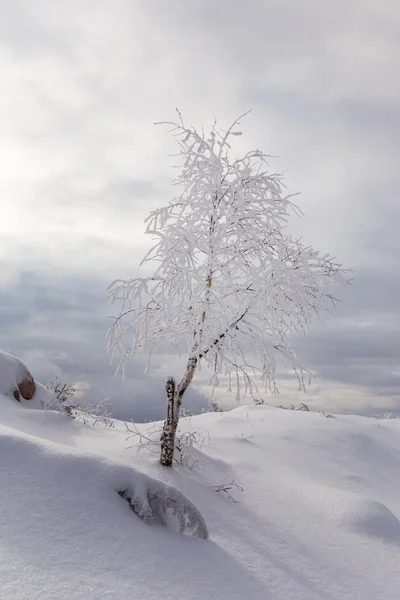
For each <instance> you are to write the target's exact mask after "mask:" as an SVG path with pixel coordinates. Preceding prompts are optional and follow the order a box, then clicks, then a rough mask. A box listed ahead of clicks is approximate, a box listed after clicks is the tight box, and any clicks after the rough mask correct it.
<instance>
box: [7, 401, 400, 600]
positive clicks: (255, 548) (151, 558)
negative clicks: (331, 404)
mask: <svg viewBox="0 0 400 600" xmlns="http://www.w3.org/2000/svg"><path fill="white" fill-rule="evenodd" d="M0 411H1V418H0V423H1V426H0V473H1V477H2V481H1V488H0V507H1V518H0V587H1V598H2V600H8V599H13V600H22V599H24V600H25V599H30V600H39V599H40V600H47V599H49V600H50V599H51V600H53V599H54V598H57V599H58V600H67V599H68V600H70V599H71V600H81V599H82V600H83V599H85V600H87V599H88V598H96V600H105V599H115V598H117V599H118V600H120V599H121V600H125V599H126V600H128V599H129V600H131V599H138V600H139V599H142V598H146V599H150V598H154V599H159V598H163V599H165V600H169V599H171V600H172V599H174V600H175V599H176V598H177V597H179V598H180V599H181V600H189V599H190V600H200V599H202V600H204V599H207V600H214V599H215V600H227V599H229V600H231V599H232V600H236V599H237V600H239V599H240V600H243V598H249V599H250V598H251V599H254V600H354V599H355V598H362V599H363V600H376V599H377V598H379V600H398V598H399V589H400V575H399V567H398V565H399V564H400V524H399V517H400V485H399V473H400V420H386V419H385V420H375V419H367V418H363V417H354V416H338V415H336V416H335V417H334V418H330V419H326V418H324V417H323V415H320V414H315V413H306V412H293V411H287V410H280V409H274V408H270V407H268V406H258V407H242V408H239V409H237V410H234V411H232V412H229V413H210V414H205V415H201V416H198V417H192V418H190V419H185V420H184V421H183V422H182V429H183V430H186V431H187V432H194V431H196V432H198V435H197V439H199V440H202V445H201V444H200V448H197V449H196V448H193V449H192V450H191V452H192V461H191V463H190V464H191V466H192V468H191V469H188V468H187V467H183V466H180V465H176V466H175V467H174V469H173V470H168V469H163V468H162V467H161V466H160V465H159V463H158V457H157V455H155V454H153V453H152V452H151V451H150V450H146V449H142V450H141V451H140V452H137V447H135V439H131V440H129V441H127V440H126V429H125V426H124V424H123V423H121V422H115V427H114V428H113V429H110V428H100V427H91V426H85V425H83V424H81V423H77V422H75V421H73V420H71V419H69V418H68V417H67V415H65V414H63V413H57V412H52V411H43V410H36V409H33V410H27V409H26V406H25V405H24V404H23V403H19V402H17V401H15V400H14V399H12V400H10V398H9V397H8V398H5V397H2V396H0ZM140 427H142V429H143V431H146V428H148V427H149V425H146V424H143V425H141V426H140ZM132 445H133V447H132ZM154 491H157V493H159V494H160V495H161V496H162V497H163V498H164V499H165V500H167V499H170V506H171V507H172V508H174V507H175V506H176V504H177V503H178V504H179V503H180V501H181V500H182V501H183V502H184V504H185V506H188V507H189V509H188V512H189V516H188V520H186V521H185V529H186V531H185V532H186V533H187V534H189V535H181V534H179V533H178V532H179V529H181V528H182V524H183V522H182V519H181V518H177V517H176V516H173V514H172V513H171V514H169V513H164V514H162V515H161V517H160V516H159V518H155V519H152V518H147V517H149V515H151V514H152V515H154V512H155V511H154V507H153V508H152V506H151V504H152V500H151V493H153V492H154ZM118 492H120V494H119V493H118ZM121 496H124V497H121ZM127 499H128V500H129V502H128V501H127ZM135 502H136V503H138V504H137V505H136V506H134V508H135V510H136V512H140V510H141V509H143V511H144V512H143V513H142V515H141V516H142V517H143V518H144V520H143V518H142V519H141V518H139V517H138V516H137V514H134V512H132V510H131V506H130V503H131V504H135ZM193 503H194V504H193ZM194 505H195V506H194ZM191 507H193V510H194V511H195V514H196V519H197V516H198V515H199V517H198V521H196V519H195V521H196V523H195V525H194V526H193V523H192V522H191V516H190V510H191ZM196 507H198V508H199V510H200V512H197V509H196ZM149 510H150V512H146V511H149ZM156 512H157V511H156ZM200 513H201V515H203V517H204V519H205V521H206V522H207V525H208V529H209V535H210V539H209V540H205V539H201V538H205V537H207V535H206V534H204V532H205V529H204V530H203V527H205V525H204V522H203V521H202V517H201V515H200ZM146 518H147V522H146ZM160 523H163V524H164V525H166V526H164V527H163V526H160Z"/></svg>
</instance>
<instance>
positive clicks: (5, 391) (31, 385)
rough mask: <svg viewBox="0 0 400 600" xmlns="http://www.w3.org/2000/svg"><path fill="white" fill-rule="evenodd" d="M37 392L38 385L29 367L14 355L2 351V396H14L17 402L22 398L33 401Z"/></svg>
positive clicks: (0, 354)
mask: <svg viewBox="0 0 400 600" xmlns="http://www.w3.org/2000/svg"><path fill="white" fill-rule="evenodd" d="M35 391H36V383H35V380H34V378H33V377H32V375H31V373H30V371H29V369H28V367H27V366H26V365H24V363H23V362H22V361H20V360H19V359H18V358H16V357H15V356H12V354H8V353H7V352H2V351H1V350H0V394H2V395H4V396H10V395H13V396H14V398H15V399H16V400H20V398H21V396H22V398H24V400H31V399H32V398H33V395H34V393H35Z"/></svg>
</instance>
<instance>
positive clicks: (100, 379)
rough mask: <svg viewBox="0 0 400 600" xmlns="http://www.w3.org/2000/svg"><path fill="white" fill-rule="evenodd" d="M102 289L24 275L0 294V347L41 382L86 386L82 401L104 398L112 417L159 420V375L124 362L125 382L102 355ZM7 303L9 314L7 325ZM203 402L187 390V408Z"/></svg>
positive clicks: (161, 383) (104, 328)
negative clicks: (57, 378) (61, 380)
mask: <svg viewBox="0 0 400 600" xmlns="http://www.w3.org/2000/svg"><path fill="white" fill-rule="evenodd" d="M104 288H105V285H104V282H103V281H101V280H96V279H93V280H88V279H87V278H86V279H85V278H83V277H81V278H79V277H75V278H70V279H64V280H63V279H59V280H58V281H57V282H56V283H54V282H52V281H49V280H48V279H46V278H43V277H38V276H35V275H34V274H33V273H29V272H28V273H25V274H24V276H23V277H21V282H20V283H19V284H17V285H15V287H14V288H11V289H9V290H8V292H7V294H3V295H0V347H1V348H2V349H4V350H6V351H8V352H11V353H12V354H15V355H16V356H18V357H19V358H21V359H22V360H25V361H26V363H27V365H28V366H29V367H30V368H31V369H32V372H33V375H34V376H35V377H36V378H37V379H39V380H42V381H43V383H47V382H48V380H49V379H53V380H54V378H55V377H56V376H60V377H62V378H63V379H64V380H65V381H67V382H69V383H71V384H73V383H74V382H78V384H79V383H80V382H83V383H84V387H85V386H86V384H87V385H88V387H89V389H88V391H87V392H86V393H83V396H82V400H81V401H82V402H87V401H88V400H90V401H91V402H94V403H95V402H96V401H98V400H100V399H104V398H106V397H107V398H109V401H108V408H109V410H110V412H111V414H112V416H113V417H115V418H120V419H127V420H129V419H133V420H136V421H145V420H160V419H163V418H164V417H165V399H164V386H165V380H164V378H162V377H160V376H158V375H153V376H147V375H145V374H144V368H145V362H144V361H134V362H133V363H131V364H130V365H128V366H127V370H126V377H125V379H124V380H123V379H122V376H121V375H116V376H115V375H114V372H115V365H114V366H112V365H110V357H109V355H107V353H106V332H107V327H108V325H109V322H107V321H106V319H105V316H106V314H107V313H109V312H110V311H109V309H108V307H107V306H106V305H105V304H104V302H103V300H104V297H105V292H104ZM88 290H90V291H88ZM49 299H50V300H49ZM10 304H12V305H13V306H14V312H13V316H12V323H11V326H7V323H8V322H9V313H8V312H7V310H8V309H7V307H9V306H10ZM3 308H4V309H5V310H3ZM177 376H179V373H177ZM207 406H208V400H207V398H206V397H205V396H204V395H202V394H200V393H198V392H197V391H196V390H190V391H189V392H188V393H187V395H186V397H185V407H186V408H187V409H190V410H191V411H193V412H200V411H201V409H202V408H205V407H207Z"/></svg>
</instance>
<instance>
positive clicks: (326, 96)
mask: <svg viewBox="0 0 400 600" xmlns="http://www.w3.org/2000/svg"><path fill="white" fill-rule="evenodd" d="M399 56H400V5H399V4H398V2H396V1H395V0H386V1H385V2H377V1H376V0H375V1H373V0H338V1H337V2H335V3H331V2H327V1H323V0H322V1H321V0H303V1H302V2H298V1H297V0H286V1H285V0H270V1H268V2H267V1H265V0H264V1H262V0H247V1H246V2H244V0H241V1H239V0H232V1H231V2H229V3H227V2H218V3H217V2H213V1H212V0H202V1H201V2H200V1H197V0H196V1H194V0H193V1H192V0H187V1H186V2H182V1H180V0H170V1H169V2H165V1H163V0H146V1H145V0H141V1H135V0H130V1H127V0H113V1H111V0H96V1H94V0H80V1H79V2H78V1H77V0H69V2H62V3H61V2H53V1H52V0H35V2H30V1H29V0H14V2H12V3H11V2H8V1H7V0H0V72H1V78H0V128H1V136H0V161H1V169H0V198H1V203H0V211H1V212H0V215H1V218H0V236H1V244H0V267H1V268H0V348H2V349H3V350H5V351H7V352H11V353H13V354H16V355H17V356H18V357H20V358H21V359H23V360H25V362H26V363H27V364H28V366H29V367H30V368H31V370H32V372H33V374H34V376H35V377H36V379H38V380H41V381H44V382H46V381H48V380H49V379H51V378H55V377H57V376H58V377H62V378H64V379H65V380H67V381H68V382H71V383H72V384H73V385H74V386H75V387H76V388H77V389H78V390H79V394H80V395H81V396H82V398H86V399H91V401H92V400H94V401H95V400H96V399H99V398H104V397H107V398H110V407H111V412H112V414H113V415H114V416H116V417H117V418H132V419H134V420H146V419H155V418H162V417H163V413H164V397H163V387H164V381H165V377H166V375H169V374H174V375H176V376H177V377H179V375H180V371H181V369H182V367H183V363H182V361H179V360H177V359H175V358H172V357H169V356H168V357H166V356H157V357H156V360H155V361H154V364H153V371H152V372H151V377H149V376H147V375H145V374H144V366H145V362H146V361H145V358H143V361H135V362H134V363H132V364H131V365H130V366H129V368H128V370H127V374H126V377H125V380H124V381H123V380H122V379H121V377H120V376H115V375H114V371H115V368H114V367H113V366H112V365H110V364H109V362H110V361H109V356H108V355H107V352H106V350H107V343H106V332H107V328H108V326H109V324H110V321H109V320H107V318H106V317H107V315H110V314H111V312H110V311H111V309H110V307H108V306H107V305H106V303H105V296H106V292H105V290H106V288H107V286H108V285H109V284H110V283H111V282H112V281H113V280H114V279H117V278H119V277H131V276H135V275H138V274H139V273H140V271H139V263H140V260H141V258H142V257H143V255H144V253H145V251H146V249H147V248H148V247H149V244H150V242H151V241H150V240H148V239H146V236H145V235H144V223H143V221H144V219H145V217H146V215H147V213H148V211H149V210H150V209H152V208H155V207H157V206H160V205H163V204H165V203H167V202H168V201H169V200H170V199H171V198H172V197H173V195H174V190H173V188H172V185H171V182H172V179H173V178H174V176H175V171H174V170H173V165H174V160H173V158H171V156H170V155H171V153H172V152H173V150H174V148H173V146H172V145H171V141H170V139H169V138H168V137H167V136H166V135H165V129H163V128H162V127H156V126H154V125H153V123H154V122H155V121H163V120H171V119H173V118H174V114H175V109H176V107H178V108H179V110H180V111H181V112H182V114H183V115H184V117H185V121H186V122H188V123H191V124H194V125H196V126H199V127H201V126H203V125H204V126H205V127H207V126H210V125H212V123H213V121H214V119H215V118H217V119H218V121H219V123H220V124H221V126H225V127H226V126H227V125H229V124H230V123H231V122H232V121H233V120H234V119H235V118H236V117H237V116H239V115H240V114H242V113H244V112H246V111H248V110H250V109H251V111H252V112H251V113H250V115H248V116H247V117H246V118H245V120H244V121H243V122H242V130H243V134H244V135H243V138H241V142H240V143H241V144H244V145H245V147H246V149H253V148H256V147H258V148H260V149H262V150H263V151H265V152H266V153H268V154H270V155H273V156H274V157H276V158H274V159H272V160H271V168H272V169H273V170H276V171H284V172H285V177H286V184H287V186H288V188H289V190H290V191H292V192H300V193H301V194H300V196H299V197H298V198H297V203H298V204H299V206H300V207H301V209H302V211H303V212H304V214H305V217H304V218H303V219H301V220H298V222H295V223H293V224H292V225H291V227H292V228H293V232H295V233H296V235H302V236H303V239H304V242H305V243H307V244H311V245H313V246H314V247H315V248H317V249H318V250H320V251H321V252H323V253H326V252H328V253H330V254H331V255H333V256H336V257H337V259H338V260H339V261H340V262H343V264H344V265H345V266H346V267H348V268H351V269H353V270H354V281H353V284H352V286H351V288H349V289H347V290H346V291H345V292H343V294H342V295H341V297H342V302H341V303H340V305H339V307H338V309H337V310H336V312H335V313H334V314H332V315H331V316H330V318H329V319H328V320H326V321H325V322H324V323H322V324H317V325H316V326H315V327H313V329H312V331H311V333H310V335H309V336H308V338H307V339H304V341H303V343H302V346H301V347H300V348H299V356H300V359H301V360H302V362H303V363H304V364H305V366H306V367H308V368H309V369H311V370H312V371H313V373H314V375H315V377H316V379H315V381H314V382H313V384H312V386H311V387H310V388H309V390H308V391H307V393H306V395H304V394H299V393H298V392H297V391H296V386H295V385H294V382H293V381H292V379H291V378H289V377H288V376H287V375H285V374H283V376H282V379H281V381H278V386H279V388H280V390H281V396H280V397H279V399H278V400H276V399H274V398H272V399H271V398H267V401H270V402H279V403H283V404H285V403H289V402H292V403H295V404H296V403H299V402H302V401H306V402H307V403H309V404H310V406H311V407H312V408H316V409H326V410H331V411H335V410H336V411H337V412H355V413H365V414H382V413H385V412H390V413H393V414H400V311H399V303H398V298H399V297H400V278H399V270H398V265H397V262H398V257H399V256H400V241H399V236H398V234H397V229H398V223H399V221H400V202H399V200H398V190H399V189H400V172H399V169H398V163H399V157H400V148H399V140H400V108H399V107H400V102H399V100H400V71H399V69H398V58H399ZM207 381H208V380H207V374H206V373H200V374H199V376H198V377H197V379H196V380H195V382H194V385H193V390H191V392H190V394H189V395H188V397H187V399H186V404H187V407H188V408H190V409H191V410H195V411H198V410H201V408H203V407H206V406H207V405H208V402H209V398H208V397H209V394H210V388H209V386H208V385H207ZM218 401H219V402H220V403H221V405H224V406H228V405H233V404H234V403H235V399H234V397H227V395H226V394H225V391H224V390H221V391H220V392H218Z"/></svg>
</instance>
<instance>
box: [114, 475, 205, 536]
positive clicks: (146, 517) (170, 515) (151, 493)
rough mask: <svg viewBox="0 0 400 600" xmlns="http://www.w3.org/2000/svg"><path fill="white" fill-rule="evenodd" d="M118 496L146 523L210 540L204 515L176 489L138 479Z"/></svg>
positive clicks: (146, 479) (153, 481) (119, 492)
mask: <svg viewBox="0 0 400 600" xmlns="http://www.w3.org/2000/svg"><path fill="white" fill-rule="evenodd" d="M118 494H119V495H120V496H121V497H122V498H124V500H126V501H127V502H128V503H129V504H130V506H131V508H132V510H133V511H134V512H135V513H136V514H137V515H138V516H139V517H140V518H141V519H142V520H143V521H145V522H146V523H154V524H157V525H162V526H164V527H168V528H170V529H175V530H176V531H178V532H179V533H183V534H186V535H192V536H195V537H198V538H200V539H203V540H207V539H208V529H207V525H206V522H205V520H204V518H203V516H202V514H201V513H200V511H199V510H198V508H197V507H196V506H195V505H194V504H193V502H192V501H191V500H189V498H188V497H187V496H186V495H185V494H183V493H182V492H181V491H180V490H178V489H177V488H176V487H174V486H172V485H167V484H165V483H163V482H162V481H159V480H157V479H154V480H150V479H149V478H145V477H142V478H138V477H136V478H135V480H134V484H133V485H132V486H129V487H127V488H126V489H124V490H120V491H118Z"/></svg>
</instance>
